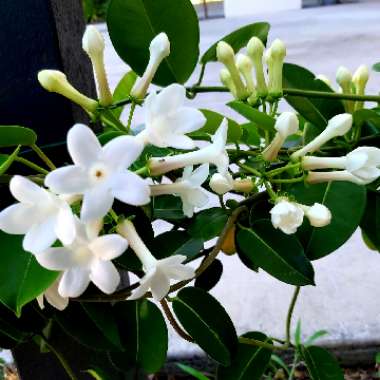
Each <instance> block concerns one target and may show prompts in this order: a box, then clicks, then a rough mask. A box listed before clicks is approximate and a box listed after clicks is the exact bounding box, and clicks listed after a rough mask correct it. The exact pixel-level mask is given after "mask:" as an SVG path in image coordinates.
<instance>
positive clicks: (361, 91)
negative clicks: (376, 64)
mask: <svg viewBox="0 0 380 380" xmlns="http://www.w3.org/2000/svg"><path fill="white" fill-rule="evenodd" d="M368 79H369V70H368V67H367V66H366V65H361V66H359V67H358V69H357V70H356V71H355V74H354V76H353V78H352V82H353V83H354V86H355V93H356V95H365V88H366V86H367V83H368ZM363 106H364V102H360V101H357V102H355V111H356V110H359V109H362V108H363Z"/></svg>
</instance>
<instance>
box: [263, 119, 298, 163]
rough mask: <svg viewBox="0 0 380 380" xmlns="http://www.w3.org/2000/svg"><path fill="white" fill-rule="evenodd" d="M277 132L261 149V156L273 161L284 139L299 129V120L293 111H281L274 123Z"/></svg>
mask: <svg viewBox="0 0 380 380" xmlns="http://www.w3.org/2000/svg"><path fill="white" fill-rule="evenodd" d="M274 128H275V129H276V131H277V133H276V135H275V136H274V138H273V140H272V142H271V143H270V144H269V145H268V146H267V148H266V149H265V150H264V151H263V153H262V154H263V158H264V160H266V161H274V160H275V159H276V158H277V155H278V152H279V151H280V149H281V147H282V145H283V144H284V142H285V140H286V139H287V138H288V137H289V136H290V135H293V134H294V133H297V132H298V130H299V121H298V118H297V116H296V114H295V113H294V112H283V113H282V114H281V115H280V116H279V117H278V118H277V120H276V124H275V125H274Z"/></svg>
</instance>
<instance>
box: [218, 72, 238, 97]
mask: <svg viewBox="0 0 380 380" xmlns="http://www.w3.org/2000/svg"><path fill="white" fill-rule="evenodd" d="M219 78H220V81H221V82H222V84H223V85H224V86H226V87H227V88H228V89H229V90H230V93H231V94H232V96H233V97H234V98H237V94H236V88H235V85H234V82H233V80H232V77H231V74H230V72H229V71H228V70H227V69H226V68H223V69H222V70H220V74H219Z"/></svg>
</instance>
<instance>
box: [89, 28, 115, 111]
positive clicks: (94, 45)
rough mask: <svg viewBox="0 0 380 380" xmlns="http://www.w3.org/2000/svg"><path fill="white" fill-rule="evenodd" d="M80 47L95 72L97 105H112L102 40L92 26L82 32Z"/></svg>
mask: <svg viewBox="0 0 380 380" xmlns="http://www.w3.org/2000/svg"><path fill="white" fill-rule="evenodd" d="M82 47H83V50H84V51H85V52H86V53H87V54H88V56H89V57H90V59H91V63H92V67H93V69H94V72H95V76H96V80H97V82H98V90H99V103H100V104H101V105H103V106H108V105H110V104H112V94H111V90H110V88H109V84H108V80H107V74H106V70H105V67H104V48H105V45H104V39H103V36H102V35H101V34H100V32H99V31H98V30H97V29H96V28H95V27H94V26H93V25H89V26H87V28H86V31H85V32H84V35H83V39H82Z"/></svg>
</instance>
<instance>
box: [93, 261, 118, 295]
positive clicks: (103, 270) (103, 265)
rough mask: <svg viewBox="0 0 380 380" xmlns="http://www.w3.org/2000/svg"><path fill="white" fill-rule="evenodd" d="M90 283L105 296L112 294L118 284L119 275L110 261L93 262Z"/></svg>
mask: <svg viewBox="0 0 380 380" xmlns="http://www.w3.org/2000/svg"><path fill="white" fill-rule="evenodd" d="M90 279H91V281H92V282H93V283H94V284H95V285H96V286H97V287H98V288H99V289H100V290H101V291H102V292H103V293H106V294H111V293H113V292H114V291H115V290H116V288H117V286H118V285H119V283H120V275H119V272H118V271H117V269H116V267H115V265H113V264H112V263H111V262H110V261H101V260H95V262H94V263H93V264H92V266H91V273H90Z"/></svg>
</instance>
